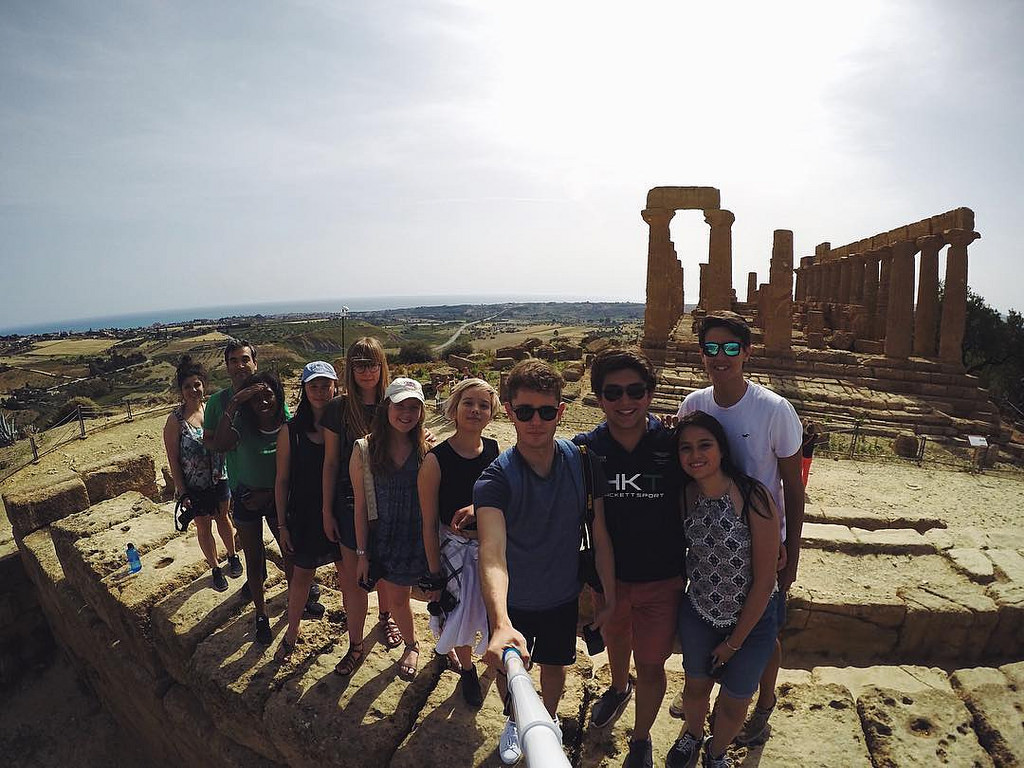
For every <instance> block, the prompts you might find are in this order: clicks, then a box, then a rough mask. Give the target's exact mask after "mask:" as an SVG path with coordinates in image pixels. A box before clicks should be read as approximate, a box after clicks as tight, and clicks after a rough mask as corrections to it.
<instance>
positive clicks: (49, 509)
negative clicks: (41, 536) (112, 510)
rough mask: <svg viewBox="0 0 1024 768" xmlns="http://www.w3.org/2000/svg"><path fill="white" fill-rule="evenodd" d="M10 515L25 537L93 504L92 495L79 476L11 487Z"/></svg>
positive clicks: (7, 498)
mask: <svg viewBox="0 0 1024 768" xmlns="http://www.w3.org/2000/svg"><path fill="white" fill-rule="evenodd" d="M3 504H4V506H5V507H6V508H7V517H8V519H9V520H10V522H11V527H12V528H13V529H14V534H15V536H16V537H17V538H19V539H21V538H24V537H25V536H28V535H29V534H30V533H32V531H36V530H39V529H40V528H42V527H43V526H44V525H49V524H50V523H52V522H53V521H55V520H60V519H61V518H62V517H67V516H68V515H71V514H74V513H75V512H81V511H82V510H83V509H88V507H89V494H88V492H87V491H86V488H85V483H83V482H82V479H81V478H80V477H78V475H73V474H68V473H65V474H61V475H58V476H56V477H54V478H53V479H51V480H47V481H46V482H45V483H43V484H40V485H33V486H28V487H23V488H18V489H16V490H11V491H9V492H7V493H5V494H4V495H3Z"/></svg>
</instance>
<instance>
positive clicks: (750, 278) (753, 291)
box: [747, 272, 757, 304]
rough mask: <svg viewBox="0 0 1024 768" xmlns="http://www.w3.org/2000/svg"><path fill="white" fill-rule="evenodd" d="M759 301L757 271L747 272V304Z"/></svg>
mask: <svg viewBox="0 0 1024 768" xmlns="http://www.w3.org/2000/svg"><path fill="white" fill-rule="evenodd" d="M756 301H757V272H748V273H747V304H753V303H754V302H756Z"/></svg>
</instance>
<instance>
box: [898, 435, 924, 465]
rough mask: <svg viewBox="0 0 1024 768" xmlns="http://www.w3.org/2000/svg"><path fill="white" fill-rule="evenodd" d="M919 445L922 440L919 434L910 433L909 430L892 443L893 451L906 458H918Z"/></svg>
mask: <svg viewBox="0 0 1024 768" xmlns="http://www.w3.org/2000/svg"><path fill="white" fill-rule="evenodd" d="M919 447H920V441H919V440H918V438H917V435H913V434H910V433H909V432H904V433H902V434H900V435H899V436H898V437H897V438H896V439H895V440H894V441H893V443H892V450H893V453H895V454H896V455H897V456H902V457H903V458H905V459H913V458H916V457H917V451H918V449H919Z"/></svg>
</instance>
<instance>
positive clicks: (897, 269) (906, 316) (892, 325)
mask: <svg viewBox="0 0 1024 768" xmlns="http://www.w3.org/2000/svg"><path fill="white" fill-rule="evenodd" d="M915 253H917V243H916V242H915V241H914V240H904V241H902V242H899V243H896V244H895V245H893V246H892V267H891V268H890V273H889V311H888V312H887V313H886V321H885V356H886V357H897V358H901V359H904V360H905V359H906V358H908V357H910V350H911V349H912V348H913V333H914V254H915Z"/></svg>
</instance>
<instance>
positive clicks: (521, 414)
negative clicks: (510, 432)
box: [512, 405, 558, 421]
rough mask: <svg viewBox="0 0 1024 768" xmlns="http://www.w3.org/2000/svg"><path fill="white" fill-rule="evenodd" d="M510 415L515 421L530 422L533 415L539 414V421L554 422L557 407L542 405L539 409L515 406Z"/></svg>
mask: <svg viewBox="0 0 1024 768" xmlns="http://www.w3.org/2000/svg"><path fill="white" fill-rule="evenodd" d="M512 413H513V414H514V415H515V417H516V420H517V421H530V420H531V419H532V418H533V414H535V413H539V414H540V418H541V421H554V420H555V417H556V416H558V406H555V405H542V406H541V407H540V408H534V407H533V406H532V405H517V406H516V407H515V408H513V409H512Z"/></svg>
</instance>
